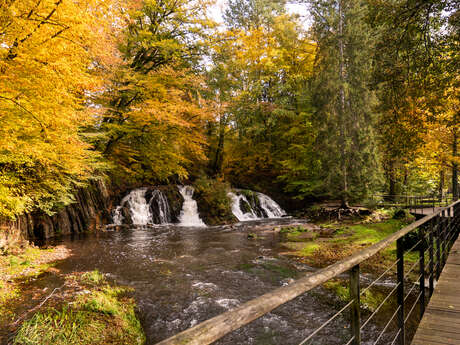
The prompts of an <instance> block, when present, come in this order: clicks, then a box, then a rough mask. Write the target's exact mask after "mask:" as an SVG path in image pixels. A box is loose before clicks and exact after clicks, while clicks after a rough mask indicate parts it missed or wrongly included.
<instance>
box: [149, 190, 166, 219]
mask: <svg viewBox="0 0 460 345" xmlns="http://www.w3.org/2000/svg"><path fill="white" fill-rule="evenodd" d="M149 206H150V213H151V214H152V219H153V222H154V223H155V224H168V223H171V210H170V208H169V203H168V199H167V198H166V196H165V195H164V194H163V193H162V192H161V191H160V190H158V189H154V190H153V191H152V196H151V198H150V201H149Z"/></svg>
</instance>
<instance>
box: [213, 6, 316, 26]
mask: <svg viewBox="0 0 460 345" xmlns="http://www.w3.org/2000/svg"><path fill="white" fill-rule="evenodd" d="M226 2H227V1H226V0H217V1H216V4H215V5H214V6H212V7H211V8H210V9H209V13H210V15H211V17H212V18H213V19H214V20H215V21H216V22H218V23H223V18H222V13H223V12H224V10H225V5H226ZM286 9H287V11H288V13H292V14H299V15H300V16H301V17H302V18H305V23H306V24H305V25H306V26H308V22H309V20H308V9H307V5H306V4H299V3H295V4H293V3H288V4H287V5H286Z"/></svg>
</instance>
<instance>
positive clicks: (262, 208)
mask: <svg viewBox="0 0 460 345" xmlns="http://www.w3.org/2000/svg"><path fill="white" fill-rule="evenodd" d="M228 196H229V197H230V199H231V200H232V212H233V214H234V215H235V217H236V218H238V220H239V221H247V220H256V219H262V218H281V217H283V216H285V215H286V212H285V211H284V210H283V209H282V208H281V206H280V205H278V204H277V203H276V202H275V201H274V200H273V199H272V198H270V197H269V196H268V195H265V194H263V193H254V195H253V197H252V198H251V199H253V200H251V201H250V200H248V198H247V197H246V196H245V195H244V194H243V193H241V192H238V191H236V192H235V193H234V192H230V193H228ZM255 199H257V201H255Z"/></svg>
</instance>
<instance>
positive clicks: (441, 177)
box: [438, 168, 446, 201]
mask: <svg viewBox="0 0 460 345" xmlns="http://www.w3.org/2000/svg"><path fill="white" fill-rule="evenodd" d="M445 176H446V173H445V172H444V168H441V171H440V172H439V192H438V194H439V201H442V197H443V196H444V185H445Z"/></svg>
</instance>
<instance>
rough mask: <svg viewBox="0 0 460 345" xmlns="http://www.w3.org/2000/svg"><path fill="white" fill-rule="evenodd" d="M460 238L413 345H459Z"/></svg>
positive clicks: (451, 253) (445, 267) (453, 248)
mask: <svg viewBox="0 0 460 345" xmlns="http://www.w3.org/2000/svg"><path fill="white" fill-rule="evenodd" d="M459 283H460V238H459V239H457V241H456V242H455V243H454V245H453V247H452V250H451V252H450V254H449V257H448V259H447V263H446V265H445V266H444V269H443V271H442V273H441V276H440V278H439V281H438V284H437V285H436V288H435V289H434V294H433V296H432V298H431V300H430V303H429V304H428V306H427V308H426V311H425V314H424V315H423V318H422V321H421V322H420V325H419V327H418V329H417V332H416V334H415V336H414V339H413V340H412V345H438V344H439V345H441V344H442V345H445V344H449V345H460V286H459V285H460V284H459Z"/></svg>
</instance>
